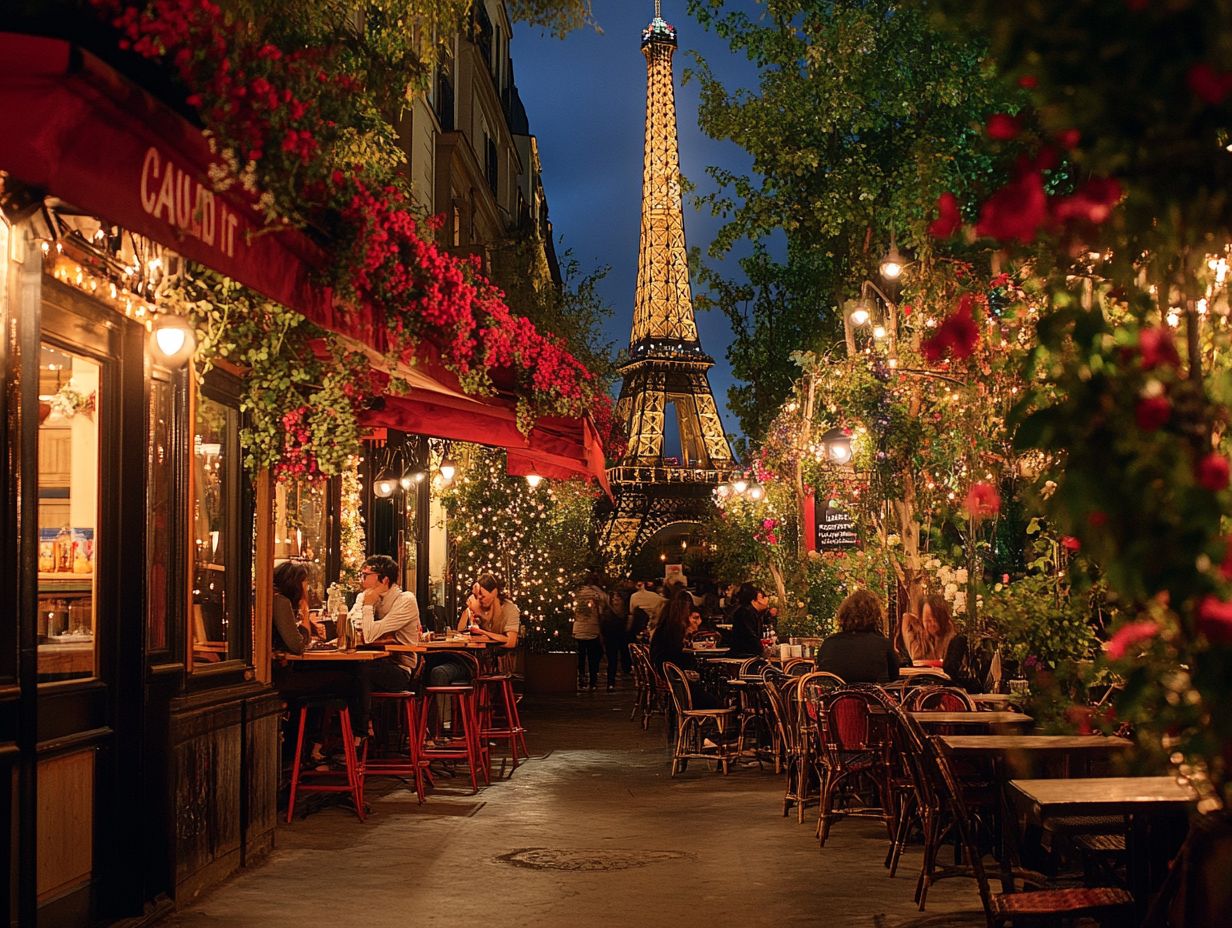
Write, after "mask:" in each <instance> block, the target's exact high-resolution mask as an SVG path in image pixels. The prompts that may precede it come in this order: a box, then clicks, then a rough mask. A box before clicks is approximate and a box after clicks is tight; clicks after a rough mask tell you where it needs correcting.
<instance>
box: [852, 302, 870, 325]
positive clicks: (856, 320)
mask: <svg viewBox="0 0 1232 928" xmlns="http://www.w3.org/2000/svg"><path fill="white" fill-rule="evenodd" d="M847 318H848V319H850V320H851V324H852V325H857V326H859V325H864V324H865V323H867V322H868V320H870V319H872V318H873V310H872V303H871V302H870V301H869V300H866V299H863V298H861V299H859V300H856V301H855V304H854V305H853V306H852V307H851V312H850V313H848V314H847Z"/></svg>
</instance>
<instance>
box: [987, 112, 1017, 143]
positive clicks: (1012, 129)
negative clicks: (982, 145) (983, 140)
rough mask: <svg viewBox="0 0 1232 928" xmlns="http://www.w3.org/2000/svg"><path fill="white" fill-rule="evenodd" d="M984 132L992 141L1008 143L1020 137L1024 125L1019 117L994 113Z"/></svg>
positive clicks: (989, 118)
mask: <svg viewBox="0 0 1232 928" xmlns="http://www.w3.org/2000/svg"><path fill="white" fill-rule="evenodd" d="M984 131H985V132H986V133H987V134H988V137H989V138H990V139H996V140H997V141H999V142H1008V141H1009V140H1010V139H1013V138H1017V137H1018V133H1019V132H1021V131H1022V123H1021V122H1020V121H1019V119H1018V117H1017V116H1010V115H1008V114H1007V113H993V114H992V115H991V116H989V117H988V122H987V124H985V126H984Z"/></svg>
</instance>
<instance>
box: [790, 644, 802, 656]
mask: <svg viewBox="0 0 1232 928" xmlns="http://www.w3.org/2000/svg"><path fill="white" fill-rule="evenodd" d="M787 647H789V648H791V656H792V657H804V645H802V644H789V645H788V646H787Z"/></svg>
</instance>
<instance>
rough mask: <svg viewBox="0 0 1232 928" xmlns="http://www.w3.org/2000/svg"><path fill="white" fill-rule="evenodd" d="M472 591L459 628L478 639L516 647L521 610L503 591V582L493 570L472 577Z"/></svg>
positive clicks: (460, 619) (520, 625)
mask: <svg viewBox="0 0 1232 928" xmlns="http://www.w3.org/2000/svg"><path fill="white" fill-rule="evenodd" d="M472 589H473V590H474V593H472V595H471V596H469V597H468V598H467V600H466V608H465V609H463V610H462V615H461V617H459V619H458V631H469V632H470V633H471V634H472V635H474V636H475V637H477V638H482V639H484V640H485V641H492V642H495V643H496V644H499V645H503V646H504V647H506V648H509V649H512V648H516V647H517V646H518V635H519V634H520V633H521V630H522V611H521V610H520V609H518V606H517V603H515V602H514V601H513V600H512V599H510V598H509V596H508V595H507V594H506V593H505V584H504V582H502V580H501V578H500V577H498V576H496V574H493V573H482V574H480V575H479V576H478V577H476V578H475V585H474V587H473V588H472Z"/></svg>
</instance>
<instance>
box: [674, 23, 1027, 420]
mask: <svg viewBox="0 0 1232 928" xmlns="http://www.w3.org/2000/svg"><path fill="white" fill-rule="evenodd" d="M689 8H690V11H691V12H692V13H693V15H694V16H695V17H696V18H697V19H698V21H699V22H701V23H702V25H703V26H705V27H706V28H708V29H712V30H714V31H715V32H716V33H717V34H718V35H720V36H722V37H723V38H725V39H727V40H728V42H729V44H730V46H731V49H732V51H733V52H736V53H740V54H743V55H745V56H747V57H748V58H749V59H750V60H751V61H753V62H754V63H755V64H756V65H757V66H758V68H759V71H760V75H761V76H760V83H759V87H758V89H757V91H756V92H754V91H750V90H731V91H729V90H728V89H727V88H725V87H724V86H723V85H722V84H721V82H719V81H718V80H717V79H716V78H715V77H714V76H713V74H712V73H711V71H710V69H709V68H708V67H707V65H706V63H705V62H704V61H699V64H698V68H697V70H696V72H695V74H696V76H697V77H698V79H699V80H700V81H701V89H702V93H701V100H702V102H701V113H700V123H701V126H702V129H703V130H704V131H705V132H706V133H707V134H708V135H710V136H711V137H713V138H716V139H727V140H730V141H733V142H735V143H736V144H738V145H740V146H741V147H742V148H744V149H745V150H746V151H747V152H748V153H749V154H750V155H751V156H752V158H753V175H752V176H741V175H738V174H735V173H733V172H730V171H727V170H724V169H722V168H718V167H715V168H711V169H709V173H710V175H711V176H712V177H713V178H714V179H715V180H716V181H717V182H718V184H719V190H718V192H717V193H715V194H712V195H710V196H708V197H705V198H703V201H704V202H705V203H707V204H708V205H709V206H710V208H711V209H712V211H713V212H714V214H715V215H718V216H723V217H724V218H726V219H727V220H728V221H727V224H726V225H725V226H724V227H723V229H722V231H721V232H720V234H719V235H718V236H717V237H716V239H715V242H714V245H713V246H712V249H711V256H712V257H720V256H721V255H723V254H724V253H726V252H727V251H728V250H730V249H731V247H732V246H733V245H734V244H735V243H736V242H737V241H739V240H740V239H749V240H750V241H752V242H754V243H760V244H765V243H766V242H767V241H768V240H769V238H770V237H771V236H773V235H775V234H776V233H778V232H779V231H780V230H781V231H782V232H783V233H784V234H785V235H786V238H787V247H786V251H785V255H784V258H783V259H782V260H780V261H777V262H776V261H774V260H771V259H770V258H769V257H768V255H769V251H768V250H767V249H764V248H763V249H762V250H760V251H757V252H755V254H754V258H753V259H751V260H750V261H746V262H744V265H745V266H744V271H745V273H746V274H747V275H748V278H749V283H748V286H747V287H745V288H743V289H742V288H737V287H732V286H727V287H724V286H715V287H714V288H713V289H714V292H715V301H716V302H717V304H718V305H719V306H720V307H721V308H722V309H723V311H724V312H725V313H727V314H728V316H729V317H731V318H732V319H733V327H734V328H735V329H736V331H737V341H736V342H735V343H734V345H733V349H732V351H731V352H730V353H729V357H730V359H731V361H732V364H733V368H735V369H737V370H738V371H746V372H752V371H757V372H758V379H759V380H765V381H766V382H767V383H768V384H769V386H767V387H765V388H762V387H760V386H758V387H752V388H751V389H752V390H753V391H754V392H756V391H760V392H761V393H762V394H763V395H761V396H758V397H757V399H758V400H767V399H769V400H777V401H781V400H782V399H783V397H784V396H785V395H786V385H787V384H789V383H790V382H791V380H792V379H794V373H793V372H792V370H791V367H790V364H789V362H788V361H787V359H786V354H785V353H782V352H779V353H778V354H777V356H774V357H770V356H769V355H768V353H767V352H766V351H764V348H765V346H769V345H774V344H778V343H781V342H782V341H783V340H784V339H785V337H788V338H796V339H798V340H797V341H796V342H795V344H794V345H792V346H791V347H792V348H798V349H804V350H813V351H819V352H822V351H824V350H825V348H826V347H827V346H828V345H829V344H831V343H832V342H833V340H834V339H835V338H836V337H837V335H838V331H839V330H838V329H837V327H836V325H835V320H836V319H838V318H839V317H838V314H837V310H838V308H839V307H840V306H841V305H842V304H843V303H844V302H845V300H846V299H848V298H849V297H850V296H852V295H854V293H855V291H856V290H857V289H858V286H859V283H860V282H861V281H862V280H864V279H865V278H868V277H870V276H872V275H873V274H874V273H875V271H876V267H877V264H878V262H879V260H880V257H881V255H882V253H883V249H885V248H886V247H887V246H888V244H889V241H890V238H891V234H892V233H893V234H895V235H896V236H897V239H898V241H899V242H900V243H901V244H904V245H907V246H911V247H912V248H914V249H916V250H917V251H927V250H928V249H929V241H928V237H927V235H926V234H925V232H924V227H925V225H926V223H927V221H928V220H929V219H930V218H931V215H930V214H931V211H932V208H933V204H934V203H935V202H936V200H937V197H938V195H939V194H941V193H942V192H944V191H946V190H956V189H961V190H967V189H982V188H983V187H984V186H985V185H986V184H987V183H988V181H989V178H990V176H991V174H992V172H993V163H994V159H993V157H992V156H991V155H990V154H989V153H988V152H986V151H984V150H983V149H982V148H981V146H980V145H979V142H980V138H981V127H982V125H983V122H984V118H985V117H986V116H987V115H988V114H989V113H991V112H994V111H996V110H998V109H1002V108H1004V107H1006V106H1007V105H1008V104H1007V102H1006V99H1005V95H1004V93H1003V91H1001V89H1000V85H998V84H996V83H993V82H990V81H988V80H987V72H986V69H985V67H984V65H983V61H982V48H981V46H980V44H979V43H978V42H975V41H972V40H971V37H970V36H967V37H965V39H964V41H962V42H956V41H953V40H952V39H951V38H950V37H949V36H943V34H942V33H941V32H940V31H938V30H937V29H936V28H934V27H933V26H932V25H930V24H929V22H928V20H927V18H926V17H925V16H924V15H923V14H922V13H920V12H918V11H916V10H913V9H911V8H910V7H909V6H907V5H904V4H901V3H897V2H890V0H767V2H766V3H765V13H764V16H763V18H762V21H761V22H760V23H759V22H756V21H754V20H753V19H752V18H751V17H750V16H748V15H746V14H744V13H742V12H733V11H730V10H728V9H726V8H725V7H724V5H723V4H722V3H721V2H720V0H691V2H690V4H689ZM747 303H752V304H753V306H754V307H755V308H754V310H753V311H752V312H748V311H747V310H745V309H744V306H743V304H747ZM738 376H742V379H745V378H749V377H751V374H743V375H741V374H738ZM738 389H749V388H738ZM745 398H746V394H743V393H739V392H738V393H737V395H736V397H735V399H736V405H737V407H738V408H741V409H744V410H748V412H747V413H745V414H742V422H744V424H745V427H746V429H750V426H751V427H752V429H751V430H750V434H752V435H756V434H758V431H757V430H759V429H761V428H764V426H765V418H764V413H762V414H759V413H755V412H753V411H752V410H751V409H750V407H749V404H747V403H746V404H744V405H742V403H741V401H742V400H744V399H745ZM748 398H749V399H752V397H748ZM762 408H765V407H764V406H763V407H762ZM744 415H747V416H748V421H745V420H744V417H743V416H744Z"/></svg>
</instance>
